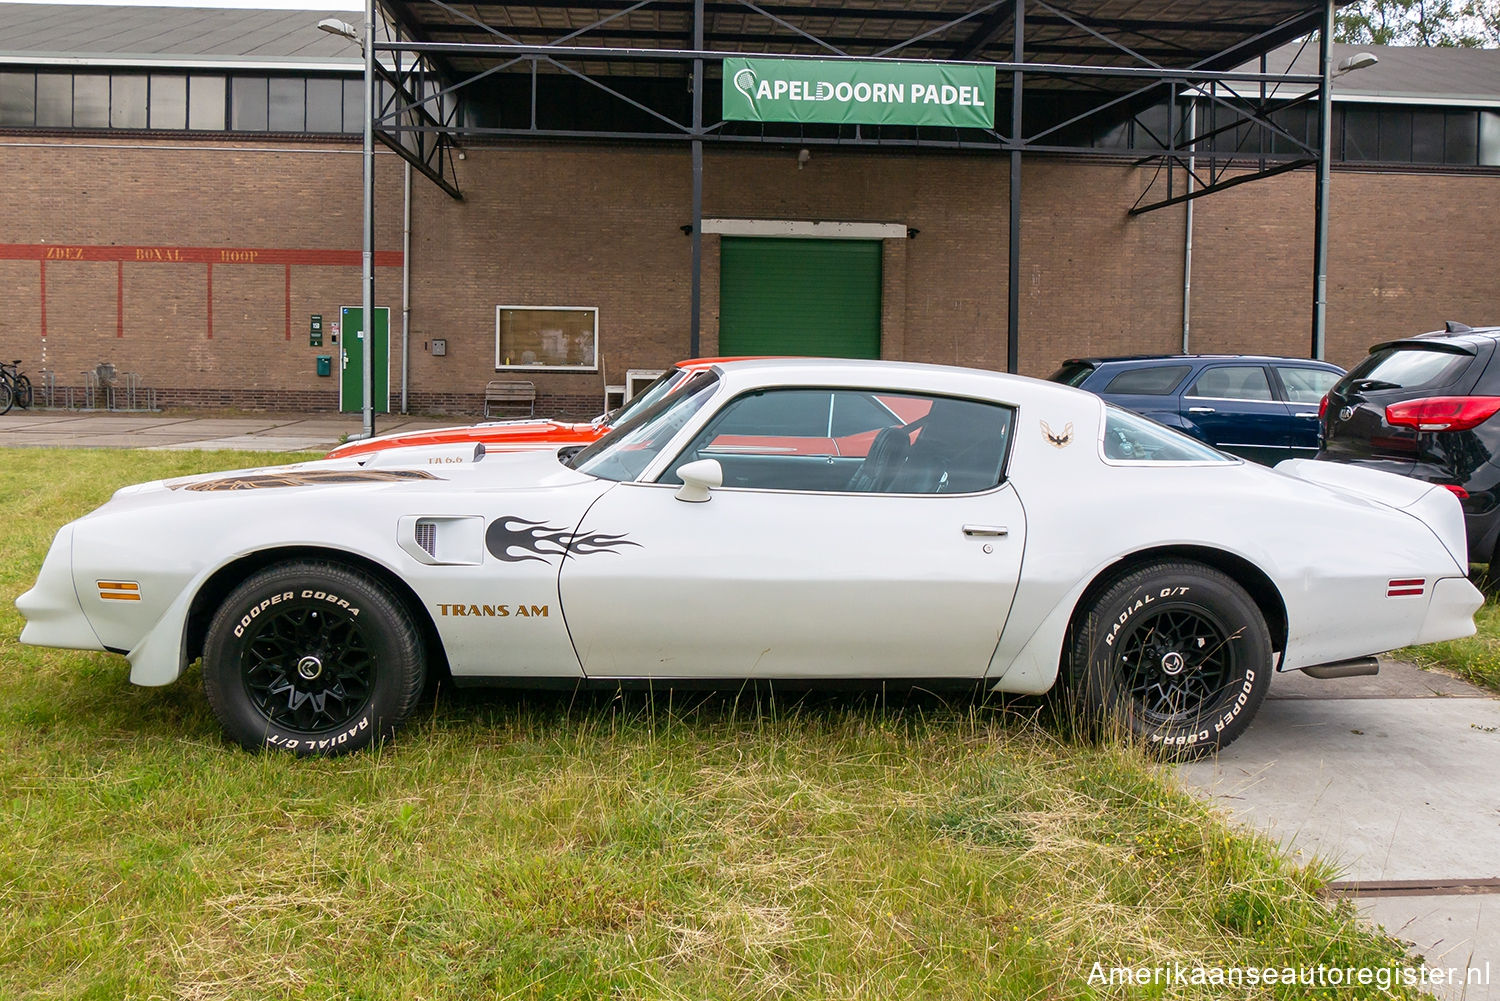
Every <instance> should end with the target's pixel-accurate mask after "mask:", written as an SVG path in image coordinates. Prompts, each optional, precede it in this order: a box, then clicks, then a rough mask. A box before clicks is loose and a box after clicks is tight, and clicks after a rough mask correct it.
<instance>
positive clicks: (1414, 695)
mask: <svg viewBox="0 0 1500 1001" xmlns="http://www.w3.org/2000/svg"><path fill="white" fill-rule="evenodd" d="M1266 697H1267V698H1271V699H1436V698H1447V699H1482V698H1487V697H1488V696H1487V694H1486V693H1485V692H1483V691H1481V690H1479V689H1478V688H1475V687H1474V686H1473V685H1471V684H1469V683H1468V682H1467V681H1462V680H1460V679H1458V678H1455V677H1452V676H1450V675H1447V674H1443V673H1441V672H1439V671H1424V670H1422V669H1421V668H1419V667H1417V666H1416V665H1415V664H1408V663H1406V662H1405V661H1400V660H1392V659H1390V658H1389V657H1382V658H1381V660H1380V673H1379V674H1377V675H1374V676H1373V677H1365V678H1329V679H1326V680H1323V679H1319V678H1313V677H1310V676H1308V675H1306V674H1304V673H1302V672H1301V671H1287V672H1285V673H1281V674H1277V675H1276V676H1275V677H1274V678H1273V679H1272V680H1271V691H1270V693H1269V694H1268V695H1267V696H1266Z"/></svg>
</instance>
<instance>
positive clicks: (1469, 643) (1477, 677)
mask: <svg viewBox="0 0 1500 1001" xmlns="http://www.w3.org/2000/svg"><path fill="white" fill-rule="evenodd" d="M1472 579H1473V581H1474V583H1475V584H1476V585H1477V586H1478V587H1479V589H1480V590H1482V591H1483V592H1484V606H1483V607H1481V608H1480V609H1479V611H1478V612H1476V613H1475V614H1474V625H1475V627H1476V628H1477V630H1478V631H1477V632H1476V633H1475V634H1474V635H1473V636H1470V637H1468V638H1466V639H1461V640H1446V641H1444V642H1442V643H1431V644H1428V645H1427V646H1419V647H1412V648H1410V649H1407V650H1399V651H1397V653H1396V656H1399V657H1403V658H1405V659H1407V660H1410V661H1413V662H1415V663H1417V664H1420V665H1421V666H1423V667H1429V668H1430V667H1436V668H1439V669H1441V670H1444V671H1447V672H1449V673H1451V674H1456V675H1458V676H1459V677H1461V678H1466V679H1467V680H1469V681H1472V682H1473V683H1474V684H1476V685H1482V686H1483V687H1485V688H1488V689H1490V690H1491V691H1494V692H1500V580H1497V579H1496V577H1494V576H1491V575H1490V574H1489V573H1487V572H1485V571H1483V570H1480V569H1479V568H1478V567H1476V568H1474V572H1473V574H1472Z"/></svg>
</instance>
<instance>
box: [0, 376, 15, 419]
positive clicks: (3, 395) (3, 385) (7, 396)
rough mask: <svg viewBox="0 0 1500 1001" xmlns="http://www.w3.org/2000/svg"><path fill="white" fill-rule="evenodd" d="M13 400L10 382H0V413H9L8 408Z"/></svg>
mask: <svg viewBox="0 0 1500 1001" xmlns="http://www.w3.org/2000/svg"><path fill="white" fill-rule="evenodd" d="M15 402H16V397H15V394H13V393H12V392H11V390H10V383H9V382H0V414H8V413H10V408H11V407H12V406H13V405H14V404H15Z"/></svg>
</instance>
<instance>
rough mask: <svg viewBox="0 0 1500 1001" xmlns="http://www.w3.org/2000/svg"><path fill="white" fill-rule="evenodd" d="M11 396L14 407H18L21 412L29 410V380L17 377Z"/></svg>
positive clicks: (22, 376) (24, 377)
mask: <svg viewBox="0 0 1500 1001" xmlns="http://www.w3.org/2000/svg"><path fill="white" fill-rule="evenodd" d="M11 394H12V395H13V396H14V397H15V399H16V406H18V407H20V408H21V409H22V410H30V409H31V397H32V390H31V380H30V379H29V378H27V377H26V376H24V375H20V376H17V377H16V385H15V388H14V389H13V390H11Z"/></svg>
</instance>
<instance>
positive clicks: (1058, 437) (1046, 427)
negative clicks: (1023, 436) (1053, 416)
mask: <svg viewBox="0 0 1500 1001" xmlns="http://www.w3.org/2000/svg"><path fill="white" fill-rule="evenodd" d="M1042 437H1043V438H1046V439H1047V444H1049V445H1051V446H1052V447H1053V448H1067V447H1068V446H1069V445H1071V444H1073V422H1072V421H1068V423H1067V424H1065V425H1063V429H1062V433H1061V434H1059V433H1058V432H1056V431H1054V430H1052V425H1050V424H1048V423H1047V422H1046V421H1042Z"/></svg>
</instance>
